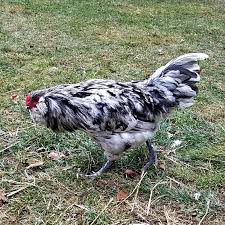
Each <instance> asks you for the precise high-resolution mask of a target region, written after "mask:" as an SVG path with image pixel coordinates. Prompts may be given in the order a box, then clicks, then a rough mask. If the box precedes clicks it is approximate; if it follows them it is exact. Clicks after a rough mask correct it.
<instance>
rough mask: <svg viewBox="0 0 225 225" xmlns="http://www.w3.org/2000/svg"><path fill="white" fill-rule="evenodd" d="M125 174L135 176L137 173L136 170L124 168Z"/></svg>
mask: <svg viewBox="0 0 225 225" xmlns="http://www.w3.org/2000/svg"><path fill="white" fill-rule="evenodd" d="M125 174H126V176H127V177H136V176H137V175H138V173H137V172H135V171H133V170H131V169H126V170H125Z"/></svg>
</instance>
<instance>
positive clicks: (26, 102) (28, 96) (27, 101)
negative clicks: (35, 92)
mask: <svg viewBox="0 0 225 225" xmlns="http://www.w3.org/2000/svg"><path fill="white" fill-rule="evenodd" d="M30 100H31V97H30V95H27V97H26V100H25V105H26V106H29V104H30Z"/></svg>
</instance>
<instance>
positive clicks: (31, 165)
mask: <svg viewBox="0 0 225 225" xmlns="http://www.w3.org/2000/svg"><path fill="white" fill-rule="evenodd" d="M28 163H29V166H27V167H26V169H27V170H28V169H31V168H34V167H39V166H42V165H43V164H44V162H43V161H41V160H37V159H32V160H29V162H28Z"/></svg>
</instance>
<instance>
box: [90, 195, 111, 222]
mask: <svg viewBox="0 0 225 225" xmlns="http://www.w3.org/2000/svg"><path fill="white" fill-rule="evenodd" d="M112 201H113V198H111V199H110V200H109V202H108V203H107V205H106V206H105V207H104V208H103V210H102V211H101V212H100V213H99V214H98V215H97V216H96V217H95V219H94V220H93V221H92V223H91V224H90V225H93V224H95V222H96V220H97V219H98V218H99V217H100V216H101V215H102V213H103V212H104V211H105V210H106V209H107V208H108V206H109V205H110V203H111V202H112Z"/></svg>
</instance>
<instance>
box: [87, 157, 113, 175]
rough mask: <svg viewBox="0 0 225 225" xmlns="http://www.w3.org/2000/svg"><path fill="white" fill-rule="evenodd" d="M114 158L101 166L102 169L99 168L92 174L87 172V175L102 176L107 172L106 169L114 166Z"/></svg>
mask: <svg viewBox="0 0 225 225" xmlns="http://www.w3.org/2000/svg"><path fill="white" fill-rule="evenodd" d="M113 162H114V161H113V160H109V159H108V160H107V162H106V163H105V164H104V165H103V166H102V167H101V169H100V170H98V171H97V172H93V173H91V174H86V175H85V176H86V177H88V178H91V179H95V178H96V177H98V176H100V175H101V174H102V173H105V172H106V171H108V170H109V168H110V167H111V166H112V164H113Z"/></svg>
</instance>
